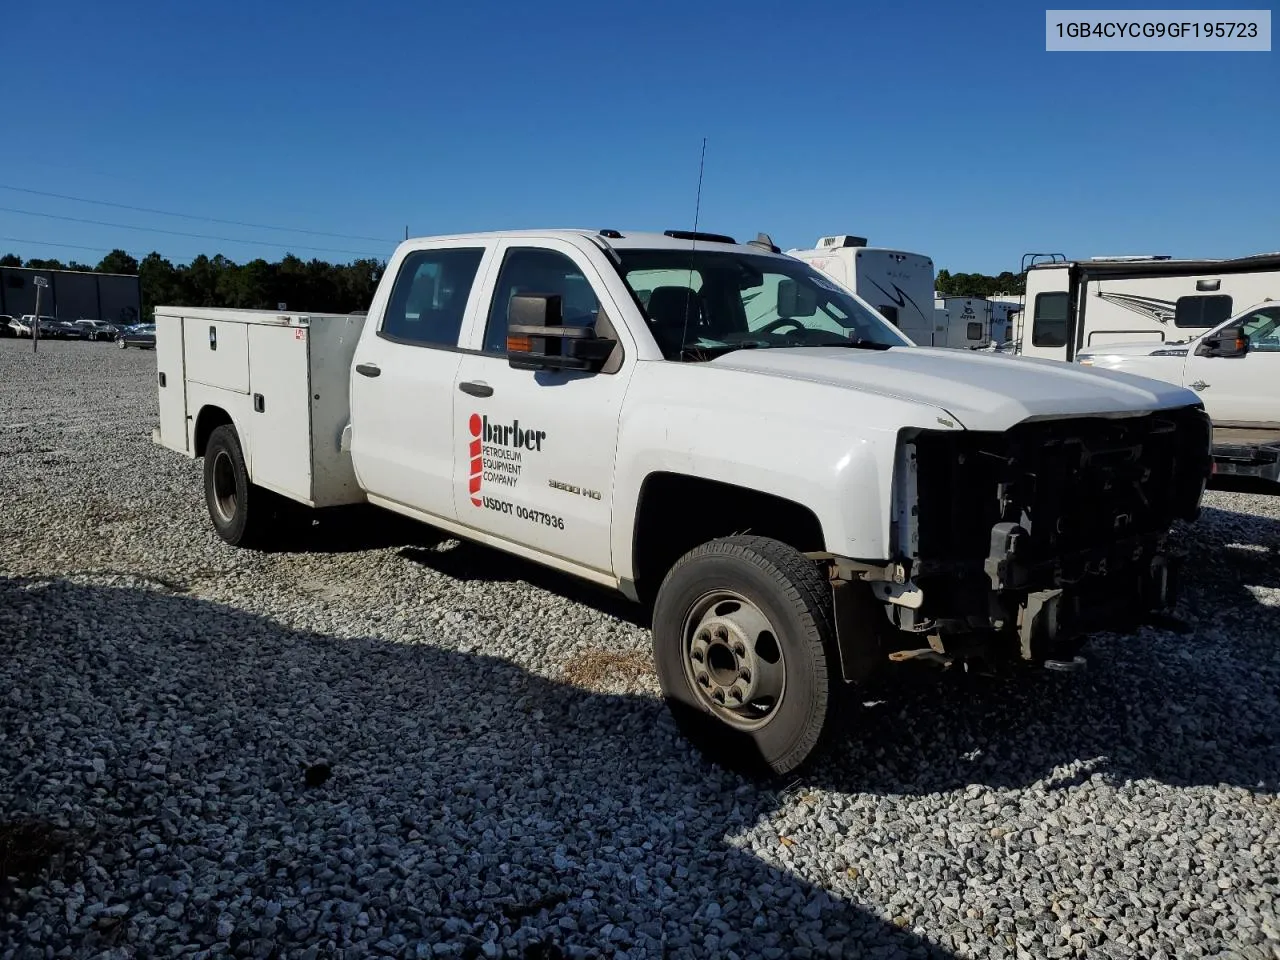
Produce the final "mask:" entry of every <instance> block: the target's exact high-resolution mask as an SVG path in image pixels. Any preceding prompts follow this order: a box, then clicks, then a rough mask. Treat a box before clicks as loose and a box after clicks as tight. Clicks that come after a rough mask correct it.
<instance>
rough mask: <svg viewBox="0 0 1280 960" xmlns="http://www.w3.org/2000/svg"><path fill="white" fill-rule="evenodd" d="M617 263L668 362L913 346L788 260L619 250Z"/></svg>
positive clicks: (718, 253)
mask: <svg viewBox="0 0 1280 960" xmlns="http://www.w3.org/2000/svg"><path fill="white" fill-rule="evenodd" d="M618 256H619V258H620V259H621V261H622V263H621V266H620V272H621V273H622V276H623V279H625V280H626V282H627V285H628V286H629V287H630V288H631V291H632V292H633V293H634V294H635V296H636V299H637V300H639V301H640V303H641V305H642V306H643V307H644V310H645V316H646V319H647V320H648V321H649V330H650V332H651V333H652V334H653V337H654V339H655V340H656V341H657V342H658V346H659V347H660V348H661V350H662V355H663V356H664V357H665V358H666V359H668V360H695V361H696V360H709V359H712V358H713V357H717V356H720V355H721V354H724V353H728V352H729V351H731V350H743V349H752V348H765V347H769V348H775V347H869V348H872V349H886V348H888V347H900V346H907V345H909V344H910V341H909V340H907V339H906V338H905V337H903V336H902V335H901V334H900V333H898V332H897V331H896V330H895V329H894V328H893V327H892V326H890V325H889V323H888V321H886V320H885V319H884V318H883V317H881V316H880V315H879V314H877V313H876V312H875V311H874V310H871V309H870V308H869V307H865V306H863V305H862V304H861V303H859V302H858V301H857V300H855V299H854V298H853V297H852V296H851V295H850V294H848V293H846V292H845V291H844V290H842V289H841V288H840V287H839V286H837V285H836V284H835V283H834V282H832V281H831V280H829V279H827V277H826V276H824V275H823V274H821V273H819V272H818V271H817V270H815V269H813V268H812V267H810V266H809V265H808V264H806V263H802V262H801V261H799V260H793V259H791V258H790V257H777V256H767V255H763V254H760V255H756V254H749V253H739V252H729V251H723V250H692V251H686V250H619V251H618Z"/></svg>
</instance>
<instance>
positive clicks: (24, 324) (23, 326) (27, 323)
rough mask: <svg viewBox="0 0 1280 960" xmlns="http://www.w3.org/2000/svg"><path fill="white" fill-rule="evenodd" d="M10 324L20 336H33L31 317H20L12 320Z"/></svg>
mask: <svg viewBox="0 0 1280 960" xmlns="http://www.w3.org/2000/svg"><path fill="white" fill-rule="evenodd" d="M9 326H10V327H12V328H13V332H14V333H16V334H17V335H18V336H20V337H29V336H31V320H30V318H29V317H18V318H17V319H15V320H10V321H9Z"/></svg>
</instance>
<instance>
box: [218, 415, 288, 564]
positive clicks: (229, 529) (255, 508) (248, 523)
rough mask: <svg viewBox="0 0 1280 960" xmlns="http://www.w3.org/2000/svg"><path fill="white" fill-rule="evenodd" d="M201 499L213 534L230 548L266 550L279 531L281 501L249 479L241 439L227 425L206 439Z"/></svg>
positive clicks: (233, 428)
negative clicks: (264, 548)
mask: <svg viewBox="0 0 1280 960" xmlns="http://www.w3.org/2000/svg"><path fill="white" fill-rule="evenodd" d="M204 498H205V503H206V504H207V505H208V507H209V518H210V519H211V520H212V521H213V528H214V530H216V531H217V532H218V536H220V537H221V538H222V539H223V540H225V541H226V542H227V543H229V544H231V545H232V546H233V547H265V546H268V545H269V544H270V542H271V541H272V540H273V539H274V538H275V536H276V534H277V533H279V532H280V531H281V529H282V527H281V520H282V516H281V513H282V510H281V506H282V505H281V503H280V500H281V498H280V497H278V496H277V495H276V494H274V493H272V492H271V491H270V490H264V489H262V487H259V486H256V485H255V484H254V483H253V482H252V481H251V480H250V479H249V471H248V470H247V469H246V468H245V464H244V452H243V451H242V450H241V448H240V437H239V436H238V435H237V434H236V428H235V427H233V426H231V425H230V424H226V425H224V426H221V427H218V428H217V429H215V430H214V431H213V433H211V434H210V435H209V444H208V446H207V447H205V451H204Z"/></svg>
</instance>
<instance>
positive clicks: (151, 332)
mask: <svg viewBox="0 0 1280 960" xmlns="http://www.w3.org/2000/svg"><path fill="white" fill-rule="evenodd" d="M116 343H118V344H120V349H121V350H125V349H127V348H128V347H139V348H141V349H143V350H154V349H155V345H156V325H155V324H154V323H141V324H138V325H137V326H136V327H126V328H125V329H124V330H122V331H121V332H120V335H119V336H118V337H117V338H116Z"/></svg>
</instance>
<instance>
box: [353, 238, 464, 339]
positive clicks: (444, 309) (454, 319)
mask: <svg viewBox="0 0 1280 960" xmlns="http://www.w3.org/2000/svg"><path fill="white" fill-rule="evenodd" d="M483 256H484V250H483V249H482V248H479V247H452V248H450V249H447V250H419V251H417V252H416V253H411V254H409V255H408V256H407V257H405V258H404V263H403V264H402V265H401V267H400V273H399V275H398V276H397V277H396V283H395V286H394V287H392V288H391V302H390V303H389V304H388V305H387V313H386V316H385V317H384V318H383V321H382V329H381V330H379V331H378V334H379V336H382V337H386V338H387V339H389V340H396V341H398V342H400V343H410V344H415V345H421V346H430V347H456V346H457V345H458V335H459V334H460V333H461V332H462V318H463V315H464V314H465V312H466V309H467V298H468V297H470V295H471V286H472V284H473V283H474V282H475V279H476V271H477V270H478V269H479V267H480V259H481V257H483Z"/></svg>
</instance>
